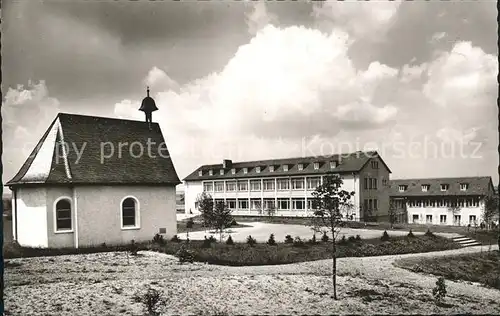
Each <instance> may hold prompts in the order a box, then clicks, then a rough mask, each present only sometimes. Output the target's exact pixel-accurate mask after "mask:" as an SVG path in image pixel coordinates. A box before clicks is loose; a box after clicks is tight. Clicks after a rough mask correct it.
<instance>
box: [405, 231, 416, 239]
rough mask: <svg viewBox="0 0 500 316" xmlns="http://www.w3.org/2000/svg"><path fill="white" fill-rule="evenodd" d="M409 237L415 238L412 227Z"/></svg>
mask: <svg viewBox="0 0 500 316" xmlns="http://www.w3.org/2000/svg"><path fill="white" fill-rule="evenodd" d="M407 236H408V237H409V238H415V235H414V234H413V232H412V231H411V229H410V232H409V233H408V235H407Z"/></svg>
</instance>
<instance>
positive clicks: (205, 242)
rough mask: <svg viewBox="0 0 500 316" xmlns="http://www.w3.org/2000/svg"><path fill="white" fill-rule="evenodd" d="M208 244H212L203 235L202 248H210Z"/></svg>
mask: <svg viewBox="0 0 500 316" xmlns="http://www.w3.org/2000/svg"><path fill="white" fill-rule="evenodd" d="M210 245H212V242H211V241H210V239H208V238H207V236H205V239H203V244H202V245H201V247H202V248H210Z"/></svg>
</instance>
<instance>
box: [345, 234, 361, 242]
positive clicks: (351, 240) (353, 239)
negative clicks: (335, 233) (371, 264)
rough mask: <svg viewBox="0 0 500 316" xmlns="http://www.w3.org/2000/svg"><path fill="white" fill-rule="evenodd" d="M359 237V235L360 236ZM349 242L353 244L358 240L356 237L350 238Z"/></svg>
mask: <svg viewBox="0 0 500 316" xmlns="http://www.w3.org/2000/svg"><path fill="white" fill-rule="evenodd" d="M358 236H359V235H358ZM347 241H348V242H349V243H353V242H356V238H355V237H354V236H349V238H347Z"/></svg>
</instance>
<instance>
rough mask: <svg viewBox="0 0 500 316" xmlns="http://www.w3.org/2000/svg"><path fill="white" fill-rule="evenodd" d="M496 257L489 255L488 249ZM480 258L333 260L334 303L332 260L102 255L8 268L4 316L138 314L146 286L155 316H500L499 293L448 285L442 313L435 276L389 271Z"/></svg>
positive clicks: (18, 262)
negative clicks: (229, 262)
mask: <svg viewBox="0 0 500 316" xmlns="http://www.w3.org/2000/svg"><path fill="white" fill-rule="evenodd" d="M494 249H496V248H495V247H494ZM481 250H483V251H486V250H487V247H483V248H481V247H470V248H463V249H457V250H451V251H444V252H434V253H425V254H410V255H399V256H384V257H367V258H342V259H339V260H338V269H339V278H338V285H339V288H338V296H339V298H340V300H338V301H334V300H333V299H332V298H331V297H330V294H329V293H330V292H331V278H330V275H331V260H321V261H315V262H304V263H296V264H289V265H281V266H257V267H225V266H212V265H205V264H201V263H195V264H184V265H180V264H179V263H178V262H177V259H176V258H174V257H172V256H169V255H164V254H158V253H152V252H143V253H140V255H139V256H138V257H135V258H132V257H131V258H130V259H129V260H130V262H128V261H127V256H126V254H125V253H100V254H89V255H72V256H60V257H50V258H49V257H40V258H26V259H11V260H7V261H6V271H5V282H6V289H5V298H4V299H5V307H6V310H7V311H8V312H9V313H8V314H7V315H22V316H25V315H143V311H142V306H141V305H140V304H139V303H136V302H134V301H133V299H132V298H133V296H134V294H135V293H136V291H137V290H140V289H142V288H143V287H144V286H146V285H151V286H152V287H155V288H157V289H159V290H162V291H163V292H164V293H165V297H166V298H168V302H167V304H166V306H165V308H164V313H163V314H162V315H186V314H216V313H221V312H225V313H227V314H230V315H231V314H237V315H242V314H244V315H248V314H253V315H256V314H259V315H266V314H267V315H275V314H297V315H301V314H458V313H460V314H464V313H471V314H500V303H499V301H500V291H498V290H494V289H489V288H485V287H483V286H481V285H479V284H476V283H470V282H452V281H447V282H446V283H447V290H448V295H447V298H446V300H445V302H446V304H448V305H447V306H440V307H438V306H436V304H435V303H434V301H433V300H432V295H431V292H432V288H433V287H434V283H435V281H436V279H437V278H436V277H435V276H430V275H421V274H416V273H413V272H411V271H407V270H405V269H401V268H398V267H395V266H394V265H393V264H392V263H393V262H394V261H395V260H397V259H402V258H410V257H416V256H424V257H429V256H443V255H453V254H458V253H468V252H478V251H481Z"/></svg>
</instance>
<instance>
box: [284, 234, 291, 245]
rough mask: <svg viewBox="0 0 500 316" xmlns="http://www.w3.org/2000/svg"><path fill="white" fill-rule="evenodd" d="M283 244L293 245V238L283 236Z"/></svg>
mask: <svg viewBox="0 0 500 316" xmlns="http://www.w3.org/2000/svg"><path fill="white" fill-rule="evenodd" d="M285 244H293V238H292V236H290V235H286V236H285Z"/></svg>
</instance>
